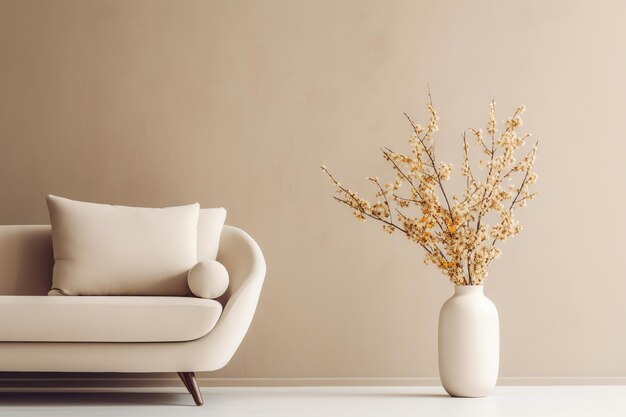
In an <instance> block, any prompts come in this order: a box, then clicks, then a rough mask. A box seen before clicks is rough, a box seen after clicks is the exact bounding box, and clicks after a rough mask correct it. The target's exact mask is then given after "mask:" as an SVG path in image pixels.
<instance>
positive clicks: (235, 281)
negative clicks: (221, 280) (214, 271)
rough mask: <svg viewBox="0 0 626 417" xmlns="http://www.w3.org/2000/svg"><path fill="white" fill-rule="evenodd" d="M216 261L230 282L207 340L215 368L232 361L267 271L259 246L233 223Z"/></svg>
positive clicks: (228, 228) (225, 229)
mask: <svg viewBox="0 0 626 417" xmlns="http://www.w3.org/2000/svg"><path fill="white" fill-rule="evenodd" d="M217 260H218V261H219V262H220V263H222V264H223V265H224V266H225V267H226V269H227V270H228V274H229V278H230V284H229V288H228V291H227V292H226V294H225V296H224V297H223V298H222V299H221V301H225V302H226V304H225V306H224V311H223V313H222V316H221V317H220V319H219V321H218V322H217V324H216V325H215V328H214V329H213V330H212V331H211V332H210V333H209V334H208V335H207V336H205V339H206V340H205V341H204V342H205V343H206V344H207V345H210V349H211V350H212V356H213V357H214V358H215V359H216V362H217V363H213V366H212V367H213V368H214V369H219V368H221V367H223V366H225V365H226V364H227V363H228V361H230V359H231V358H232V357H233V355H234V354H235V352H236V351H237V348H238V347H239V345H240V344H241V342H242V340H243V338H244V336H245V335H246V333H247V331H248V328H249V327H250V323H251V322H252V318H253V317H254V313H255V311H256V306H257V303H258V301H259V296H260V294H261V288H262V286H263V281H264V279H265V271H266V266H265V259H264V257H263V253H262V252H261V248H259V245H258V244H257V243H256V242H255V241H254V239H252V237H250V235H248V234H247V233H246V232H244V231H243V230H241V229H238V228H236V227H233V226H224V230H223V231H222V237H221V239H220V248H219V252H218V255H217ZM220 365H221V366H220Z"/></svg>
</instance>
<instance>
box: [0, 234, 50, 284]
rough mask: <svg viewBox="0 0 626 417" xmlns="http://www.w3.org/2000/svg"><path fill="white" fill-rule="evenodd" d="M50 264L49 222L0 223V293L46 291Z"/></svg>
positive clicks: (48, 282)
mask: <svg viewBox="0 0 626 417" xmlns="http://www.w3.org/2000/svg"><path fill="white" fill-rule="evenodd" d="M53 265H54V255H53V252H52V236H51V234H50V226H49V225H37V226H0V295H46V294H47V293H48V291H49V290H50V286H51V284H52V266H53Z"/></svg>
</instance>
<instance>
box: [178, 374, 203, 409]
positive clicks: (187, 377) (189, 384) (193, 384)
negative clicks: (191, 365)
mask: <svg viewBox="0 0 626 417" xmlns="http://www.w3.org/2000/svg"><path fill="white" fill-rule="evenodd" d="M178 377H179V378H180V379H181V381H183V384H185V388H187V391H189V393H190V394H191V396H192V397H193V400H194V401H195V403H196V405H202V404H204V400H203V399H202V393H201V392H200V387H199V386H198V381H196V375H195V374H194V373H193V372H178Z"/></svg>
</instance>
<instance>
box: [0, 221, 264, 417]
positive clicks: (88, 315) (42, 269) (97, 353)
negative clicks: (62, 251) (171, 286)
mask: <svg viewBox="0 0 626 417" xmlns="http://www.w3.org/2000/svg"><path fill="white" fill-rule="evenodd" d="M217 259H218V261H219V262H221V263H222V264H223V265H224V266H225V267H226V269H227V270H228V272H229V276H230V284H229V288H228V290H227V292H226V294H225V295H224V296H222V297H221V298H220V299H219V300H211V299H203V298H196V297H152V296H150V297H141V296H124V297H118V296H98V297H95V296H67V297H49V296H46V293H47V291H48V290H49V289H50V284H51V280H52V268H53V262H54V260H53V251H52V240H51V234H50V226H0V317H1V318H2V319H1V320H0V371H13V372H15V371H23V372H57V371H58V372H177V373H178V375H179V376H180V378H181V380H182V381H183V383H184V384H185V386H186V387H187V389H188V390H189V392H190V393H191V394H192V395H193V397H194V400H195V402H196V404H197V405H201V404H202V396H201V394H200V391H199V388H198V385H197V382H196V379H195V375H194V372H199V371H213V370H217V369H220V368H222V367H223V366H225V365H226V364H227V363H228V361H229V360H230V359H231V358H232V356H233V355H234V353H235V351H236V350H237V348H238V347H239V345H240V343H241V341H242V340H243V338H244V336H245V334H246V332H247V330H248V327H249V326H250V323H251V321H252V317H253V316H254V312H255V310H256V305H257V302H258V299H259V295H260V292H261V287H262V285H263V280H264V278H265V260H264V258H263V254H262V253H261V250H260V248H259V246H258V245H257V244H256V242H255V241H254V240H253V239H252V238H251V237H250V236H249V235H248V234H246V233H245V232H244V231H242V230H240V229H238V228H236V227H232V226H224V229H223V231H222V236H221V239H220V246H219V252H218V258H217ZM222 306H223V308H222Z"/></svg>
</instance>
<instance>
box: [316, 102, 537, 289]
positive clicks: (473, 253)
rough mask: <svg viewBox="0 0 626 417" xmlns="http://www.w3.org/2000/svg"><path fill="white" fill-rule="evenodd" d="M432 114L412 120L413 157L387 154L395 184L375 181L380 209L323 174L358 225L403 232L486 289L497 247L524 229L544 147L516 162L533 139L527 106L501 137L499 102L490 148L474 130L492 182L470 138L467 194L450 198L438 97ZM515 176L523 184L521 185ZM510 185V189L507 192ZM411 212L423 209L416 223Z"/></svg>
mask: <svg viewBox="0 0 626 417" xmlns="http://www.w3.org/2000/svg"><path fill="white" fill-rule="evenodd" d="M429 98H430V94H429ZM427 109H428V115H429V117H428V124H427V126H426V128H424V127H422V126H421V125H419V124H416V123H415V122H414V121H413V120H412V119H411V118H410V117H409V116H408V115H407V114H405V116H406V118H407V120H408V121H409V123H410V124H411V127H412V129H413V132H412V135H411V138H410V139H409V145H410V150H411V152H410V154H409V155H404V154H400V153H396V152H394V151H392V150H391V149H388V148H384V149H381V151H382V153H383V158H384V159H385V160H386V161H388V162H390V164H391V168H392V170H393V172H394V179H393V182H390V183H386V184H384V185H383V184H381V182H380V180H379V179H378V178H377V177H369V178H368V180H369V181H370V182H371V183H372V184H374V185H375V187H376V189H377V191H376V194H375V197H376V199H377V200H376V201H375V202H374V203H371V202H370V201H369V200H366V199H364V198H361V197H359V196H358V195H357V193H356V192H354V191H352V190H350V189H349V188H346V187H344V186H343V185H341V183H340V182H339V181H337V179H336V178H335V177H334V176H333V175H332V174H331V173H330V172H329V171H328V169H327V168H326V166H324V165H322V171H323V172H324V173H325V174H326V175H328V177H329V178H330V180H331V182H332V183H333V184H334V185H335V187H336V191H337V194H338V196H336V197H334V198H335V200H337V201H339V202H340V203H342V204H345V205H346V206H348V207H350V208H351V209H352V211H353V214H354V216H355V217H356V218H357V219H358V220H366V219H367V218H370V219H373V220H377V221H379V222H381V223H382V226H383V230H384V231H385V232H387V233H389V234H391V233H394V232H396V231H399V232H401V233H402V234H404V235H405V236H406V237H407V238H408V239H409V240H411V241H413V242H415V243H417V244H419V245H420V246H421V247H422V248H423V249H424V250H425V251H426V255H425V257H424V262H425V263H426V264H431V263H432V264H434V265H436V266H437V267H438V268H439V269H440V270H441V271H442V272H443V273H444V274H445V275H447V276H448V278H449V279H450V281H452V282H453V283H454V284H455V285H479V284H481V283H482V282H483V280H484V279H485V277H486V276H487V268H488V267H489V265H490V264H491V263H492V262H493V261H494V259H496V258H497V257H498V256H499V255H500V249H499V248H497V247H496V244H497V243H498V242H504V241H505V240H507V239H508V238H510V237H513V236H515V235H517V234H518V233H519V232H520V231H521V225H520V224H519V222H518V221H517V220H516V219H515V217H514V214H513V212H514V210H515V209H516V208H519V207H525V206H526V203H527V202H528V201H530V200H532V199H533V198H534V197H535V196H536V193H531V192H530V186H531V185H533V184H535V183H536V182H537V174H536V173H535V172H534V171H533V166H534V163H535V157H536V154H537V145H538V144H537V143H535V144H534V146H532V148H531V149H530V151H528V152H527V153H526V154H525V155H524V156H523V157H522V159H521V160H519V161H517V160H516V158H515V154H516V153H517V152H518V151H519V150H520V149H521V148H523V147H524V146H525V145H526V141H527V139H528V138H529V137H530V135H529V134H524V135H521V136H520V135H518V133H517V130H518V128H519V127H520V126H521V125H522V120H521V115H522V113H523V112H524V110H525V108H524V106H520V107H518V108H517V109H516V110H515V112H514V114H513V116H512V117H511V118H510V119H507V120H506V121H505V123H504V124H505V126H504V130H503V132H502V133H500V134H498V130H497V123H496V116H495V102H494V101H493V100H492V101H491V103H490V104H489V118H488V121H487V127H486V132H487V134H488V136H489V139H488V141H489V143H487V141H486V140H485V138H484V136H483V131H482V129H478V130H476V129H469V130H470V132H471V133H472V135H473V136H474V138H475V143H476V146H477V147H478V149H479V150H480V152H481V153H482V154H484V155H485V157H486V161H485V162H484V161H482V160H481V161H479V164H478V165H479V167H481V169H483V168H486V170H487V173H486V176H485V178H484V179H483V180H481V179H480V178H478V176H477V175H475V173H474V171H472V165H471V161H470V144H469V143H468V139H467V135H466V134H465V133H464V134H463V137H462V143H463V166H462V168H461V176H463V177H465V191H464V193H463V195H462V196H456V195H453V196H451V198H449V194H448V192H447V191H446V187H445V183H446V182H447V181H449V180H450V177H451V174H452V171H453V169H452V164H449V163H444V162H439V163H437V160H436V157H435V146H434V144H435V141H434V133H435V132H437V130H439V128H438V126H437V121H438V120H439V116H438V114H437V111H436V110H435V108H434V106H433V103H432V99H429V102H428V105H427ZM516 178H517V182H518V184H519V185H514V183H515V182H516V181H515V179H516ZM520 178H521V179H520ZM505 181H506V182H507V183H508V187H505V186H504V182H505ZM404 184H406V185H407V186H408V187H409V188H408V190H407V191H406V192H407V193H408V195H401V194H400V189H401V188H402V186H403V185H404ZM411 208H413V209H416V211H417V215H416V216H414V217H412V216H409V215H407V214H406V213H405V212H403V211H402V210H405V209H411ZM490 214H491V215H492V216H493V215H495V216H496V217H497V218H498V219H499V221H498V222H496V223H495V224H493V225H492V226H490V225H488V224H487V223H485V219H486V217H487V216H489V215H490ZM489 240H490V242H489Z"/></svg>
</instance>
